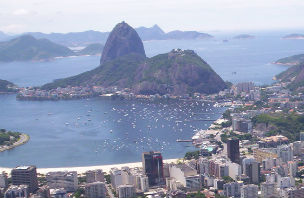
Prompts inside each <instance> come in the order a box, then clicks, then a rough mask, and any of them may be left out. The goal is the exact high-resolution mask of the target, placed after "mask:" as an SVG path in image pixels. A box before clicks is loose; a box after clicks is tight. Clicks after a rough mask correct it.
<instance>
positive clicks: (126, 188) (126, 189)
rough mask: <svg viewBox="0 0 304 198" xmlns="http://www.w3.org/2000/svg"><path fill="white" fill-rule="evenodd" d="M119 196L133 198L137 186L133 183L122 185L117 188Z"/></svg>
mask: <svg viewBox="0 0 304 198" xmlns="http://www.w3.org/2000/svg"><path fill="white" fill-rule="evenodd" d="M117 192H118V197H119V198H132V197H134V196H135V195H136V192H135V187H134V186H133V185H129V184H127V185H120V186H118V188H117Z"/></svg>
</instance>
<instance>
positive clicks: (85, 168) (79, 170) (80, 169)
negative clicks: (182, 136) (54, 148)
mask: <svg viewBox="0 0 304 198" xmlns="http://www.w3.org/2000/svg"><path fill="white" fill-rule="evenodd" d="M177 161H178V159H167V160H164V163H175V162H177ZM124 166H128V167H130V168H134V167H141V166H142V162H132V163H125V164H112V165H100V166H81V167H60V168H39V167H37V172H38V173H40V174H46V173H48V172H52V171H77V173H78V174H83V173H85V172H86V171H88V170H95V169H102V170H103V171H104V172H107V173H109V171H110V170H111V168H121V167H124ZM11 170H12V168H4V167H0V172H2V171H4V172H6V173H9V174H10V172H11Z"/></svg>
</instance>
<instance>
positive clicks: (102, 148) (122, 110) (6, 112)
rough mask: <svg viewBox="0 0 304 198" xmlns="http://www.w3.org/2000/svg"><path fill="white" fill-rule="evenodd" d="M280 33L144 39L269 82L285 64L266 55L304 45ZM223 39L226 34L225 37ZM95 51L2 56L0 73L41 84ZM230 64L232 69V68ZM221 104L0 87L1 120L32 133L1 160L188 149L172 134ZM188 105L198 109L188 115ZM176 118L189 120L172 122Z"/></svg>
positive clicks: (93, 62) (118, 159) (113, 158)
mask: <svg viewBox="0 0 304 198" xmlns="http://www.w3.org/2000/svg"><path fill="white" fill-rule="evenodd" d="M280 36H281V35H277V34H276V35H274V36H271V35H270V36H269V35H258V36H257V38H256V39H253V40H233V39H230V37H227V36H221V37H217V39H214V40H211V41H189V40H187V41H147V42H144V45H145V50H146V54H147V55H148V56H149V57H151V56H154V55H156V54H159V53H165V52H168V51H170V50H171V49H173V48H182V49H194V50H195V51H196V52H197V53H198V54H199V55H200V56H201V57H202V58H203V59H204V60H206V61H207V62H208V63H209V64H210V65H211V66H212V67H213V69H214V70H215V71H216V72H217V73H218V74H219V75H220V76H221V77H222V78H223V79H224V80H228V81H231V82H241V81H252V82H255V83H257V84H270V83H272V82H273V81H272V77H273V76H274V75H276V74H278V73H280V72H281V71H284V70H285V69H287V67H286V66H278V65H273V64H271V62H273V61H275V60H277V59H279V58H282V57H285V56H290V55H294V54H300V53H304V41H303V40H282V39H280ZM223 39H228V40H229V42H227V43H223V42H222V40H223ZM98 62H99V57H98V56H91V57H74V58H64V59H57V60H54V61H50V62H13V63H0V79H6V80H9V81H12V82H14V83H16V84H17V85H19V86H39V85H42V84H44V83H47V82H51V81H52V80H54V79H58V78H63V77H68V76H71V75H75V74H78V73H81V72H84V71H87V70H90V69H93V68H95V67H96V66H97V65H98ZM232 72H236V74H235V75H233V74H232ZM223 111H224V109H222V108H213V107H210V106H208V104H201V103H191V102H188V103H183V102H169V103H168V102H161V103H159V102H153V103H151V102H143V101H127V100H124V101H120V100H117V101H111V100H105V99H100V98H92V99H89V100H71V101H55V102H54V101H39V102H38V101H16V100H15V95H0V128H6V129H9V130H14V131H21V132H25V133H28V134H29V135H30V137H31V139H30V141H29V142H28V143H27V144H25V145H23V146H20V147H17V148H15V149H12V150H10V151H5V152H2V153H0V166H6V167H14V166H17V165H21V164H35V165H37V166H38V167H61V166H87V165H99V164H113V163H124V162H134V161H140V160H141V158H140V156H141V152H143V151H149V150H160V151H161V152H162V153H163V155H164V157H165V158H175V157H182V156H183V155H184V154H185V152H186V151H188V150H193V148H192V147H187V144H185V143H177V142H176V139H179V138H183V139H189V138H191V136H192V135H193V133H194V130H195V129H206V128H207V127H208V126H209V125H210V124H211V122H204V121H193V120H195V119H198V118H207V119H216V118H218V117H219V116H220V115H221V113H222V112H223ZM192 112H198V113H203V114H199V115H193V114H192ZM179 120H192V121H190V122H182V123H176V121H179Z"/></svg>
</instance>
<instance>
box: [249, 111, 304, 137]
mask: <svg viewBox="0 0 304 198" xmlns="http://www.w3.org/2000/svg"><path fill="white" fill-rule="evenodd" d="M252 121H253V124H254V125H255V126H256V125H257V124H259V123H264V124H266V127H267V128H269V129H270V128H273V129H272V130H269V131H268V132H267V133H266V136H272V135H277V134H281V135H284V136H286V137H287V138H288V139H289V140H290V141H291V142H293V141H296V140H299V139H300V132H301V131H303V130H304V115H298V114H295V113H292V114H286V113H277V114H261V115H258V116H255V117H253V118H252Z"/></svg>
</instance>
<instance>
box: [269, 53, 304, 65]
mask: <svg viewBox="0 0 304 198" xmlns="http://www.w3.org/2000/svg"><path fill="white" fill-rule="evenodd" d="M303 62H304V54H298V55H294V56H288V57H285V58H281V59H279V60H277V61H275V62H274V64H278V65H287V66H293V65H299V64H301V63H303Z"/></svg>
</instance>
